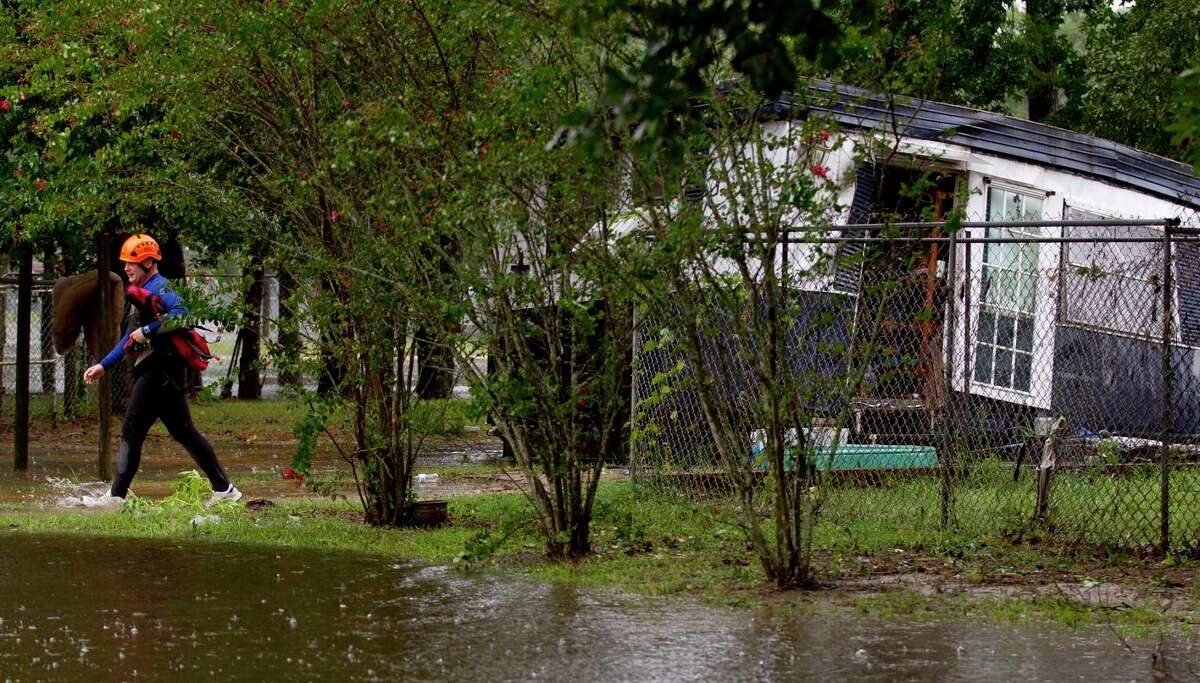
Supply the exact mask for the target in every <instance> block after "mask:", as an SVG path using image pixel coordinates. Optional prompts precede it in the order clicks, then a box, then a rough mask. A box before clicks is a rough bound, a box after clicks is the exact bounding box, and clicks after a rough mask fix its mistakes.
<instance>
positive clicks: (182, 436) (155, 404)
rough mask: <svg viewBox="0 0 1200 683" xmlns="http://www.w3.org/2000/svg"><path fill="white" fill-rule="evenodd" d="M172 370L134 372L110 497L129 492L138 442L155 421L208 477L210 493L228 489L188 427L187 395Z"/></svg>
mask: <svg viewBox="0 0 1200 683" xmlns="http://www.w3.org/2000/svg"><path fill="white" fill-rule="evenodd" d="M172 370H174V368H169V369H168V368H164V367H161V366H160V367H154V368H150V369H148V370H147V371H146V372H144V373H141V374H138V373H135V378H134V380H133V392H132V394H131V395H130V397H129V408H128V409H127V410H126V411H125V422H124V423H123V424H122V425H121V451H120V453H119V454H118V456H117V476H116V477H115V478H114V479H113V483H112V495H114V496H117V497H119V498H124V497H125V494H127V493H128V492H129V484H130V482H132V481H133V475H135V474H137V471H138V465H140V464H141V461H142V442H143V441H145V440H146V433H147V432H149V431H150V427H152V426H154V421H155V420H162V421H163V425H164V426H166V428H167V432H168V433H169V434H170V435H171V438H173V439H175V440H176V441H178V442H179V443H180V444H182V445H183V447H184V448H186V449H187V452H188V454H189V455H191V456H192V460H195V461H196V464H197V465H199V467H200V470H201V471H203V472H204V474H205V475H206V476H207V477H208V481H209V483H211V484H212V487H213V490H214V491H226V490H228V489H229V480H228V479H227V478H226V477H225V471H224V470H222V469H221V465H220V463H218V462H217V455H216V453H215V452H213V447H212V444H210V443H209V442H208V439H205V438H204V437H203V436H201V434H200V432H198V431H196V425H194V424H192V413H191V411H190V410H188V403H187V396H185V395H184V391H183V388H182V387H183V386H184V384H183V378H182V375H183V373H182V372H172ZM174 375H180V377H178V378H176V377H174Z"/></svg>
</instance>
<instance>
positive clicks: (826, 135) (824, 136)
mask: <svg viewBox="0 0 1200 683" xmlns="http://www.w3.org/2000/svg"><path fill="white" fill-rule="evenodd" d="M828 139H829V131H827V130H823V131H821V142H825V141H826V140H828Z"/></svg>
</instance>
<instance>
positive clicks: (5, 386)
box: [0, 276, 85, 426]
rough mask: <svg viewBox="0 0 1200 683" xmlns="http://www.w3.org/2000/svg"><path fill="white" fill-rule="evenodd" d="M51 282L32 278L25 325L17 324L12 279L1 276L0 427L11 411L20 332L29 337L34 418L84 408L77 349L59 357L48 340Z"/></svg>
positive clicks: (51, 314) (7, 423)
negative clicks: (27, 316)
mask: <svg viewBox="0 0 1200 683" xmlns="http://www.w3.org/2000/svg"><path fill="white" fill-rule="evenodd" d="M52 288H53V284H52V283H51V282H47V281H41V280H37V281H34V283H33V288H32V292H31V308H30V325H29V327H28V328H27V329H25V330H21V329H19V327H18V325H17V306H18V289H17V284H16V277H15V276H13V277H8V276H4V277H0V425H4V426H11V424H12V421H13V419H14V411H15V407H16V393H17V391H16V389H17V344H18V339H19V337H20V335H21V334H22V333H24V334H28V335H29V348H30V371H29V391H30V394H31V399H30V410H31V413H32V414H34V415H48V416H51V417H55V416H58V415H61V414H66V415H75V414H78V412H79V411H81V410H83V409H85V406H84V403H85V399H84V398H83V393H82V389H81V386H82V380H81V377H80V375H81V374H82V372H83V367H84V366H83V360H82V354H81V352H80V351H79V350H76V351H74V352H72V353H69V354H67V355H66V356H59V355H58V354H57V353H56V352H55V349H54V341H53V339H52V338H51V331H50V328H51V323H52V321H53V317H54V311H53V307H52V305H51V290H52Z"/></svg>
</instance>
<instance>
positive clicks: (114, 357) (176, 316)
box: [100, 274, 188, 371]
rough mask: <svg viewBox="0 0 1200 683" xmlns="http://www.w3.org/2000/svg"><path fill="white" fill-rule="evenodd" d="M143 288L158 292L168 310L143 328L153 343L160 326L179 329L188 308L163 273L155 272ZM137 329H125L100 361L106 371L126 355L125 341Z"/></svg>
mask: <svg viewBox="0 0 1200 683" xmlns="http://www.w3.org/2000/svg"><path fill="white" fill-rule="evenodd" d="M142 288H143V289H145V290H146V291H148V292H150V293H151V294H157V295H158V296H159V298H160V299H162V302H163V305H164V306H166V307H167V312H166V313H165V314H164V315H163V317H162V319H161V320H155V321H152V322H151V323H149V324H148V325H146V326H145V327H143V328H142V333H143V334H145V335H146V341H148V342H151V344H153V341H154V339H155V338H156V336H157V334H158V332H159V330H160V328H162V327H163V325H164V324H165V325H166V326H167V330H166V331H168V332H169V331H172V330H175V329H177V328H178V327H179V326H180V325H181V324H182V323H183V321H184V318H186V317H187V313H188V309H187V308H186V307H185V306H184V305H183V300H182V299H180V298H179V295H178V294H176V293H175V290H174V289H172V288H171V283H170V282H169V281H168V280H167V278H165V277H163V276H162V275H158V274H155V275H154V277H152V278H150V279H149V280H147V281H146V282H145V283H143V284H142ZM135 329H137V328H136V327H131V328H129V329H128V330H125V335H124V336H122V337H121V341H119V342H117V345H116V347H114V348H113V350H112V351H109V352H108V355H107V356H105V357H104V358H103V359H102V360H101V361H100V365H102V366H104V369H105V370H106V371H107V370H112V369H113V366H114V365H116V364H117V363H120V362H121V359H122V358H124V357H125V342H127V341H129V334H130V333H131V332H133V330H135Z"/></svg>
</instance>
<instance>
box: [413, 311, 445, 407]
mask: <svg viewBox="0 0 1200 683" xmlns="http://www.w3.org/2000/svg"><path fill="white" fill-rule="evenodd" d="M444 335H445V333H444V332H440V331H438V330H434V329H431V328H430V327H428V326H425V325H421V326H419V327H418V328H417V334H416V339H415V344H414V346H415V348H414V351H415V352H416V355H417V359H418V361H419V362H420V364H421V366H420V369H419V371H418V373H417V387H416V392H417V396H418V397H420V398H422V399H434V398H450V395H451V394H452V393H454V375H455V373H454V358H453V356H451V354H450V347H449V345H447V344H446V343H445V341H444V340H443V339H442V337H443V336H444Z"/></svg>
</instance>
